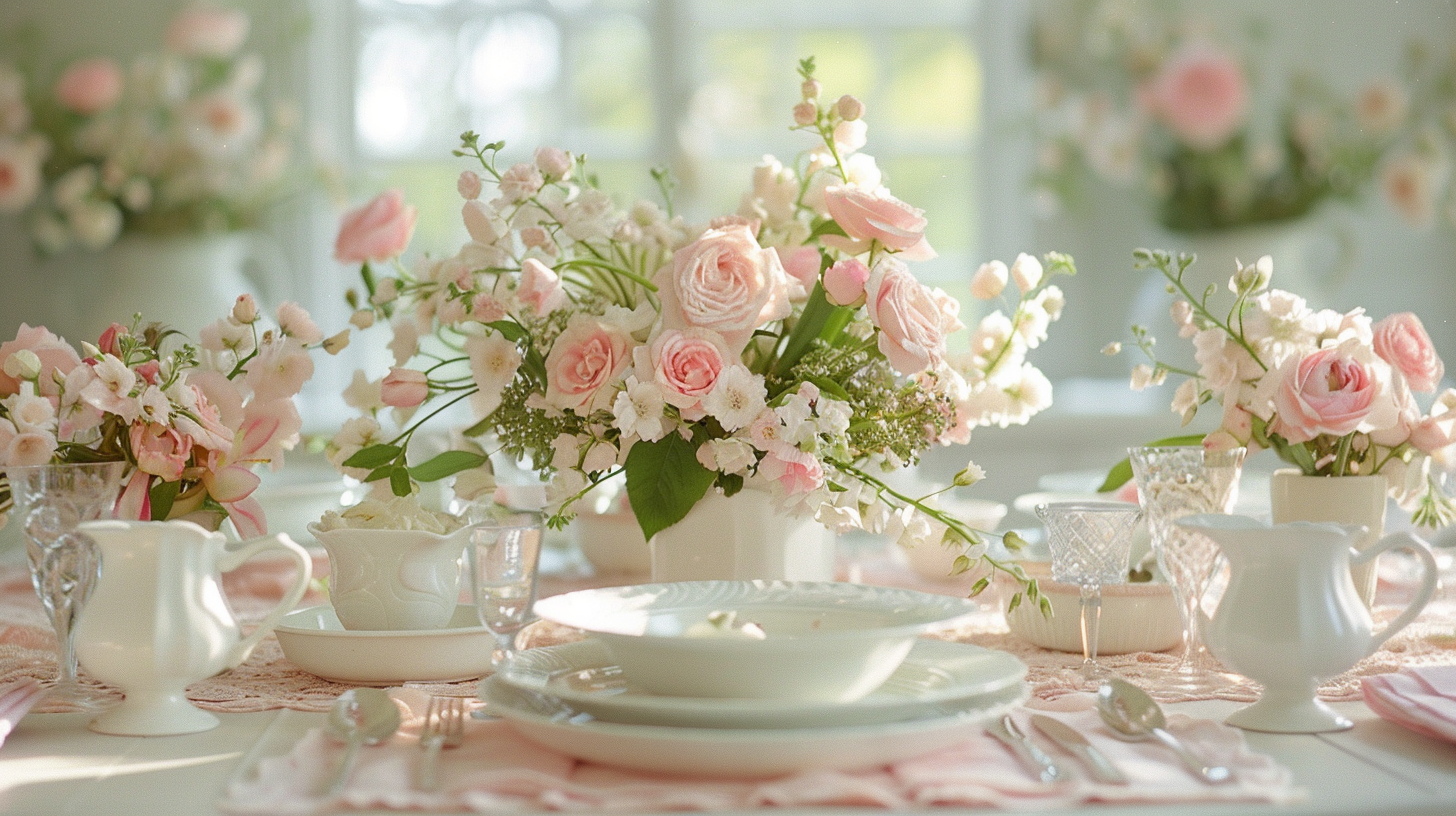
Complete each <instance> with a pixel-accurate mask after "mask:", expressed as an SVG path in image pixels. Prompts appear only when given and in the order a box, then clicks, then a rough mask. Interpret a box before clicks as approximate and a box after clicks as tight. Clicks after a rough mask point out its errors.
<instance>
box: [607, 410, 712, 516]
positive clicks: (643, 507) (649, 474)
mask: <svg viewBox="0 0 1456 816" xmlns="http://www.w3.org/2000/svg"><path fill="white" fill-rule="evenodd" d="M697 450H698V446H697V445H696V444H694V443H692V442H690V441H688V440H686V439H683V438H682V437H681V436H678V435H677V434H675V433H670V434H668V435H667V436H665V437H663V438H662V439H659V440H658V441H656V442H638V443H637V444H635V445H633V446H632V450H631V451H630V452H628V454H627V465H626V470H627V498H628V500H629V501H630V502H631V504H632V512H633V513H635V514H636V515H637V523H638V524H639V525H641V527H642V534H643V535H644V536H646V537H647V540H648V541H651V540H652V537H653V536H654V535H657V533H658V532H660V531H662V530H665V529H667V528H668V527H671V526H672V525H674V524H677V523H678V522H679V521H682V519H683V517H684V516H686V515H687V514H688V511H689V510H692V509H693V505H695V504H697V503H698V500H699V499H701V498H702V497H703V495H704V494H705V493H707V492H708V488H709V487H711V486H712V484H713V479H714V473H713V471H711V470H708V469H707V468H705V467H703V466H702V465H701V464H699V463H698V457H697Z"/></svg>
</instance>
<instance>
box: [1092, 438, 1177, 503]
mask: <svg viewBox="0 0 1456 816" xmlns="http://www.w3.org/2000/svg"><path fill="white" fill-rule="evenodd" d="M1202 441H1203V434H1184V435H1183V436H1170V437H1167V438H1166V439H1159V440H1158V441H1156V442H1149V443H1148V444H1147V445H1146V446H1145V447H1149V448H1171V447H1177V446H1181V445H1197V444H1199V443H1200V442H1202ZM1130 479H1132V461H1131V460H1129V459H1123V460H1122V461H1120V462H1118V463H1117V464H1115V465H1113V466H1112V468H1111V469H1110V470H1108V471H1107V478H1106V479H1103V480H1102V486H1101V487H1099V488H1097V492H1098V493H1110V492H1112V491H1114V490H1116V489H1118V488H1119V487H1122V486H1123V485H1125V484H1127V483H1128V481H1129V480H1130Z"/></svg>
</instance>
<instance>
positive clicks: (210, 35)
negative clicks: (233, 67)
mask: <svg viewBox="0 0 1456 816" xmlns="http://www.w3.org/2000/svg"><path fill="white" fill-rule="evenodd" d="M247 38H248V15H246V14H244V13H243V12H241V11H238V10H237V9H226V8H217V7H214V6H206V5H201V4H199V5H196V6H193V7H192V8H189V9H185V10H183V11H182V12H181V13H179V14H178V15H177V16H176V17H173V18H172V22H171V23H170V24H168V26H167V40H166V41H167V50H169V51H171V52H172V53H174V54H181V55H182V56H184V57H229V56H232V55H233V54H234V53H236V52H237V50H238V49H239V48H242V46H243V41H244V40H246V39H247Z"/></svg>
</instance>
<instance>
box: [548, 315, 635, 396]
mask: <svg viewBox="0 0 1456 816" xmlns="http://www.w3.org/2000/svg"><path fill="white" fill-rule="evenodd" d="M631 345H632V338H631V337H630V336H629V335H628V334H627V332H625V331H624V330H622V329H621V328H620V327H617V326H613V325H611V324H608V323H604V322H602V321H600V320H598V319H596V318H595V317H593V316H591V315H589V314H576V315H573V316H572V318H571V320H570V322H568V323H567V324H566V331H563V332H562V333H561V336H560V337H558V338H556V344H555V345H554V346H552V347H551V353H550V354H549V355H547V356H546V403H547V404H548V405H551V406H554V407H556V408H560V409H562V410H564V411H565V410H572V411H577V412H578V413H587V412H590V411H591V410H593V409H594V408H606V407H607V404H605V403H606V401H607V400H609V399H610V398H611V396H612V394H611V389H609V388H607V386H609V385H612V384H613V383H615V382H616V381H617V379H618V378H619V377H620V375H621V373H622V370H623V369H624V368H626V367H627V363H628V362H629V360H630V358H631V354H630V350H631Z"/></svg>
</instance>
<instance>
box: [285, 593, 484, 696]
mask: <svg viewBox="0 0 1456 816" xmlns="http://www.w3.org/2000/svg"><path fill="white" fill-rule="evenodd" d="M477 615H478V613H477V612H476V611H475V607H473V606H461V607H458V608H457V609H456V610H455V615H454V617H452V618H451V619H450V626H449V628H446V629H427V630H420V631H407V630H402V631H388V632H367V631H359V630H349V629H345V628H344V626H343V624H341V623H339V617H338V616H337V615H335V614H334V608H333V607H332V606H329V605H328V604H324V605H322V606H312V607H308V608H307V609H298V610H295V611H293V612H290V613H288V614H287V615H284V616H283V621H282V622H281V623H279V624H278V628H276V629H274V630H273V633H274V634H275V635H277V636H278V645H280V646H282V647H283V655H284V656H285V657H287V658H288V659H289V660H290V661H292V663H293V664H294V665H295V666H298V667H299V668H300V669H303V670H304V671H306V672H309V673H310V674H316V675H318V676H319V677H322V678H324V679H325V680H336V681H338V682H342V683H357V684H362V685H375V686H388V685H396V684H399V683H403V682H405V681H408V680H432V681H441V682H443V681H449V680H469V679H471V678H474V677H479V676H481V675H483V674H486V673H487V672H489V671H490V655H491V652H492V651H494V649H495V636H494V635H492V634H491V633H490V630H488V629H486V628H485V627H484V626H481V625H480V619H479V618H478V616H477Z"/></svg>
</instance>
